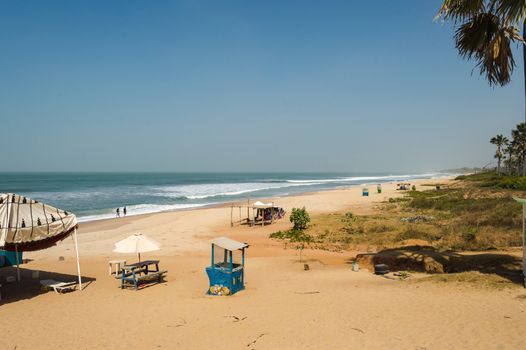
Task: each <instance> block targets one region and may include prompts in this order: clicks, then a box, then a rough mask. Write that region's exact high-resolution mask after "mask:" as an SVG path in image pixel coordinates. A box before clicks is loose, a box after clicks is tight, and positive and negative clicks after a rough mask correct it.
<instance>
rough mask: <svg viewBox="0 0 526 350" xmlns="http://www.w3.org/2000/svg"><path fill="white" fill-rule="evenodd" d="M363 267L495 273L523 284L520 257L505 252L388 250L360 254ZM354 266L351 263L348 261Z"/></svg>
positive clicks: (414, 247)
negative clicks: (379, 266) (376, 265)
mask: <svg viewBox="0 0 526 350" xmlns="http://www.w3.org/2000/svg"><path fill="white" fill-rule="evenodd" d="M356 260H357V261H358V263H359V264H360V266H363V267H366V268H369V269H370V270H371V271H374V265H375V264H386V265H388V266H389V269H390V270H391V271H403V270H409V271H419V272H428V273H457V272H467V271H478V272H481V273H485V274H496V275H499V276H501V277H503V278H506V279H508V280H509V281H511V282H513V283H517V284H522V283H523V278H522V270H521V268H522V260H521V258H519V257H517V256H514V255H511V254H507V253H505V252H504V253H503V252H495V253H492V252H483V253H480V252H462V253H459V252H453V251H438V250H436V249H435V248H433V247H430V246H423V247H422V246H409V247H402V248H393V249H385V250H382V251H380V252H378V253H376V254H358V255H357V257H356ZM347 263H352V260H349V261H347Z"/></svg>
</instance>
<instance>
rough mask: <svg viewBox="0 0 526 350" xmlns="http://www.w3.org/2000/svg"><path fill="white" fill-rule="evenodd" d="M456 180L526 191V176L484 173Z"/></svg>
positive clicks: (462, 176) (483, 185) (459, 177)
mask: <svg viewBox="0 0 526 350" xmlns="http://www.w3.org/2000/svg"><path fill="white" fill-rule="evenodd" d="M456 180H462V181H469V182H473V183H475V184H476V185H478V186H480V187H491V188H502V189H512V190H521V191H526V176H507V175H502V174H497V173H496V172H483V173H477V174H471V175H460V176H457V178H456Z"/></svg>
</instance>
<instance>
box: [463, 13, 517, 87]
mask: <svg viewBox="0 0 526 350" xmlns="http://www.w3.org/2000/svg"><path fill="white" fill-rule="evenodd" d="M518 36H519V35H518V32H517V28H515V27H513V26H505V25H504V24H503V22H502V20H501V19H500V18H499V16H497V15H496V14H494V13H491V12H484V13H480V14H478V15H476V16H474V17H472V18H470V19H469V20H467V21H466V22H465V23H464V24H462V25H461V26H460V27H458V28H457V30H456V31H455V37H454V39H455V45H456V47H457V49H458V51H459V54H460V56H461V57H463V58H466V59H474V60H475V61H476V62H477V64H476V66H477V67H478V68H479V69H480V74H481V75H484V76H485V77H486V79H487V80H488V82H489V84H490V85H501V86H503V85H506V84H507V83H509V82H510V79H511V74H512V73H513V69H514V68H515V60H514V58H513V52H512V50H511V46H510V44H511V42H512V41H517V40H518V39H517V37H518Z"/></svg>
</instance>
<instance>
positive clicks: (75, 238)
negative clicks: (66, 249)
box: [73, 227, 82, 290]
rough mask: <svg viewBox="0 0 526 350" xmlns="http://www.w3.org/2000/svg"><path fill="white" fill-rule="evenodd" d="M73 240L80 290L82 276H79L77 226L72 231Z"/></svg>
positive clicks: (80, 287)
mask: <svg viewBox="0 0 526 350" xmlns="http://www.w3.org/2000/svg"><path fill="white" fill-rule="evenodd" d="M73 241H74V242H75V255H76V256H77V274H78V275H79V290H82V277H81V276H80V259H79V242H78V239H77V228H76V227H75V228H74V231H73Z"/></svg>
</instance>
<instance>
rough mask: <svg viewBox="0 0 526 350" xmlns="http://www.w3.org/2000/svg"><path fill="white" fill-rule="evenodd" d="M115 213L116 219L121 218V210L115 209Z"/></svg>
mask: <svg viewBox="0 0 526 350" xmlns="http://www.w3.org/2000/svg"><path fill="white" fill-rule="evenodd" d="M115 212H116V213H117V217H119V218H120V217H121V208H117V210H115Z"/></svg>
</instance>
